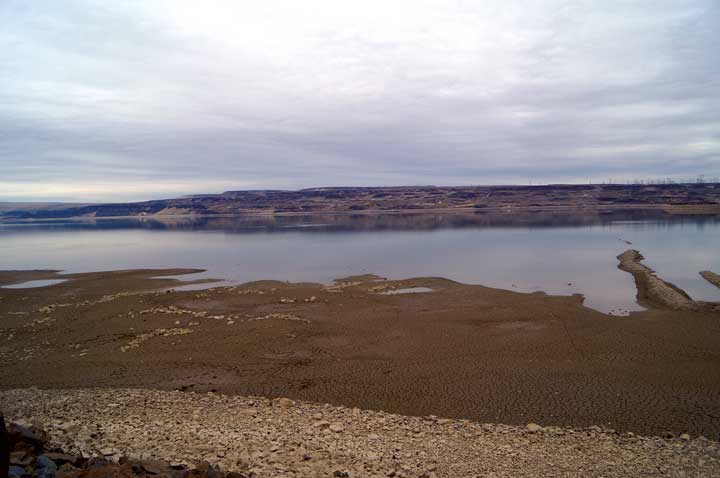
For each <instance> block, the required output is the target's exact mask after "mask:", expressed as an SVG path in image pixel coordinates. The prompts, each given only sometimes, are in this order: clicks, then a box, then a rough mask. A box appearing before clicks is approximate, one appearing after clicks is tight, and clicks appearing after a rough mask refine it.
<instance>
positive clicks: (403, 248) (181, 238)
mask: <svg viewBox="0 0 720 478" xmlns="http://www.w3.org/2000/svg"><path fill="white" fill-rule="evenodd" d="M628 242H629V243H631V244H628ZM719 244H720V216H670V215H664V214H662V213H659V212H647V211H646V212H626V213H612V214H596V213H590V214H585V215H582V214H551V213H524V214H499V213H495V214H489V213H485V214H483V213H453V214H393V215H389V214H388V215H352V216H348V215H316V216H294V217H274V218H273V217H244V218H194V219H189V218H188V219H164V220H157V219H105V220H91V221H45V222H33V223H0V269H61V270H64V271H66V272H86V271H97V270H111V269H132V268H174V267H191V268H201V269H207V272H205V273H202V274H199V275H196V276H186V277H188V278H189V277H215V278H221V279H225V280H226V281H227V282H228V283H237V282H244V281H250V280H257V279H278V280H289V281H316V282H330V281H331V280H332V279H335V278H339V277H344V276H348V275H354V274H365V273H375V274H378V275H382V276H386V277H389V278H393V279H399V278H407V277H418V276H439V277H446V278H449V279H453V280H457V281H460V282H465V283H472V284H483V285H488V286H493V287H500V288H504V289H511V290H517V291H526V292H527V291H545V292H548V293H550V294H575V293H582V294H584V295H585V297H586V302H585V303H586V304H587V305H588V306H589V307H593V308H596V309H598V310H601V311H605V312H615V313H623V311H628V310H641V308H640V307H639V306H638V305H637V303H636V302H635V287H634V284H633V281H632V277H631V276H630V275H629V274H627V273H625V272H622V271H620V270H618V269H617V260H616V258H615V256H617V255H618V254H619V253H621V252H622V251H624V250H626V249H628V248H634V249H638V250H640V251H641V252H642V253H643V254H644V255H645V257H646V258H647V259H646V264H648V265H649V266H650V267H652V268H654V269H655V270H656V271H657V272H658V274H659V275H660V276H661V277H663V278H664V279H665V280H668V281H670V282H673V283H675V284H676V285H678V286H679V287H681V288H683V289H684V290H685V291H686V292H688V294H690V296H691V297H693V298H694V299H698V300H720V289H717V288H716V287H714V286H712V285H710V284H709V283H707V282H706V281H705V280H704V279H702V278H701V277H700V275H699V274H698V272H699V271H701V270H713V271H715V272H720V246H719Z"/></svg>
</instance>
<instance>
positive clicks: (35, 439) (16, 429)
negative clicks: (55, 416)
mask: <svg viewBox="0 0 720 478" xmlns="http://www.w3.org/2000/svg"><path fill="white" fill-rule="evenodd" d="M7 429H8V435H9V437H10V441H11V442H18V441H24V442H28V443H30V444H31V445H33V446H34V447H35V448H37V449H40V448H42V446H43V444H44V443H45V442H47V439H48V435H47V433H45V431H43V430H40V429H39V428H36V427H35V426H33V425H31V424H30V423H20V422H13V423H10V424H9V425H8V427H7Z"/></svg>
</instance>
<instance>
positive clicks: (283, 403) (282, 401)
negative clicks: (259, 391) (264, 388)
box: [273, 397, 295, 408]
mask: <svg viewBox="0 0 720 478" xmlns="http://www.w3.org/2000/svg"><path fill="white" fill-rule="evenodd" d="M273 404H274V405H277V406H278V407H283V408H289V407H292V406H293V405H295V402H294V401H292V400H290V399H289V398H285V397H282V398H276V399H275V400H273Z"/></svg>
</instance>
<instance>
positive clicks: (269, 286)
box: [0, 270, 720, 439]
mask: <svg viewBox="0 0 720 478" xmlns="http://www.w3.org/2000/svg"><path fill="white" fill-rule="evenodd" d="M182 272H183V271H181V270H140V271H116V272H98V273H89V274H73V275H64V274H59V273H57V272H53V271H28V272H23V271H14V272H2V273H0V283H2V284H9V283H18V282H23V281H27V280H43V279H70V280H67V281H65V282H62V283H59V284H56V285H53V286H50V287H40V288H32V289H3V288H0V360H2V363H3V364H4V365H3V367H0V388H1V389H10V388H21V387H29V386H40V387H50V388H77V387H104V388H119V387H133V388H151V389H162V390H175V389H179V390H187V391H197V392H207V391H217V392H224V393H230V394H238V395H243V396H265V397H289V398H292V399H296V400H305V401H312V402H323V403H325V402H327V403H333V404H335V405H343V406H349V407H359V408H362V409H369V410H378V411H380V410H382V411H385V412H391V413H397V414H402V415H416V416H426V415H438V416H443V417H449V418H463V419H472V420H475V421H478V422H487V423H490V422H492V423H506V424H514V425H520V426H525V425H526V424H527V423H528V422H535V423H538V424H540V425H542V426H550V425H552V426H568V427H587V426H591V425H598V426H603V427H609V428H613V429H616V430H618V431H621V432H633V433H639V434H644V435H663V434H664V433H666V432H672V433H674V434H675V435H679V434H681V433H685V432H688V433H690V434H691V435H694V436H695V435H704V436H706V437H708V438H714V439H716V438H718V437H720V418H719V417H720V386H718V384H720V354H718V350H720V326H719V324H720V313H718V312H717V311H713V310H711V309H701V310H696V309H693V308H688V309H670V308H654V309H651V310H648V311H645V312H642V313H632V314H631V315H630V316H629V317H623V318H618V317H612V316H608V315H604V314H602V313H599V312H597V311H594V310H591V309H588V308H585V307H583V305H582V298H581V297H579V296H572V297H567V296H565V297H555V296H547V295H545V294H542V293H534V294H522V293H516V292H512V291H507V290H499V289H492V288H487V287H482V286H474V285H465V284H460V283H457V282H452V281H449V280H445V279H440V278H414V279H405V280H383V279H382V278H378V277H375V276H358V277H351V278H346V279H343V280H340V281H337V282H336V283H335V284H332V285H327V284H313V283H288V282H278V281H258V282H250V283H246V284H242V285H238V286H232V287H217V288H213V289H209V290H203V291H174V292H173V291H167V292H166V291H165V290H164V289H167V288H171V287H174V286H180V285H183V284H184V283H183V282H182V281H179V280H177V279H172V278H169V277H166V276H168V275H178V274H180V273H182ZM185 272H187V273H190V272H196V271H185ZM417 287H423V288H427V289H430V290H431V291H430V292H423V293H415V294H386V292H389V291H393V290H401V289H408V288H417ZM423 290H425V289H423Z"/></svg>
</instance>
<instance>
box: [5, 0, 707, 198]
mask: <svg viewBox="0 0 720 478" xmlns="http://www.w3.org/2000/svg"><path fill="white" fill-rule="evenodd" d="M510 3H511V2H501V1H495V2H492V1H491V2H464V1H460V2H446V1H433V0H428V1H412V2H410V1H395V2H380V1H366V2H354V3H351V4H348V3H347V2H334V1H329V0H324V1H313V0H308V1H306V2H289V1H280V0H268V1H265V2H238V1H230V0H227V1H211V2H195V1H190V0H173V1H169V0H168V1H162V0H156V1H130V2H121V3H112V2H100V1H91V0H68V1H65V2H51V1H40V0H38V1H36V2H22V1H19V0H9V1H6V2H3V3H2V4H0V18H2V19H3V25H4V27H3V29H2V30H1V31H0V64H2V65H3V68H2V70H0V170H1V171H2V177H1V178H0V185H3V186H4V187H0V200H1V199H6V200H9V199H17V200H28V199H33V198H38V199H40V198H42V199H43V200H50V199H60V198H68V197H72V198H76V199H77V200H126V199H144V198H152V197H162V196H166V195H168V194H171V195H178V194H185V193H188V194H189V193H199V192H218V191H221V190H223V189H240V188H243V187H253V188H265V187H267V188H299V187H311V186H327V185H389V184H471V183H481V184H489V183H509V182H516V183H525V182H527V181H528V179H529V178H532V179H533V180H534V182H536V183H538V182H559V181H587V180H589V179H595V180H597V179H603V178H608V177H615V178H616V179H618V180H619V179H623V178H634V177H667V176H670V177H687V176H694V175H696V174H703V173H704V174H706V175H709V176H717V175H719V174H720V144H719V143H718V140H717V138H718V137H720V120H718V117H717V111H719V110H720V84H719V80H718V78H720V63H719V62H717V61H716V50H717V48H718V47H720V31H718V29H717V28H715V27H716V25H717V23H718V20H720V6H718V4H717V2H715V1H713V0H681V1H675V0H674V1H669V0H667V1H657V0H656V1H649V0H647V1H639V2H632V3H631V4H630V3H628V2H622V1H606V2H590V1H576V2H567V1H560V0H546V1H538V2H531V3H530V2H528V3H525V4H521V2H518V3H516V4H512V5H509V4H510ZM137 185H142V187H137ZM90 198H92V199H90Z"/></svg>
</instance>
